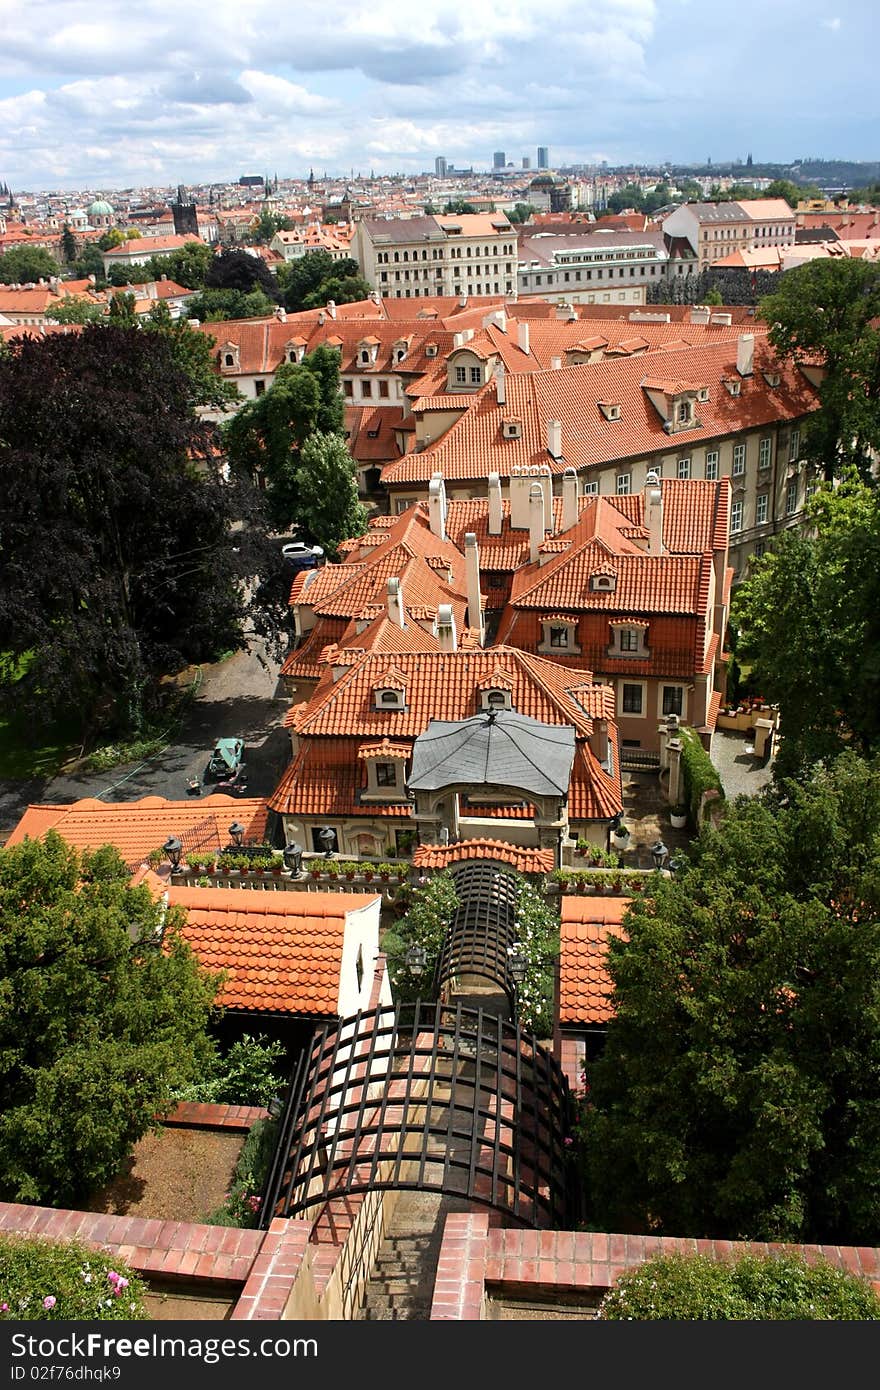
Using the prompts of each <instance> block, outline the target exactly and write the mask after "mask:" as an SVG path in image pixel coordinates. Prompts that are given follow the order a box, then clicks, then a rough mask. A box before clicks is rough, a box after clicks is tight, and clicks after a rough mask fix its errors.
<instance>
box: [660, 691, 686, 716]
mask: <svg viewBox="0 0 880 1390" xmlns="http://www.w3.org/2000/svg"><path fill="white" fill-rule="evenodd" d="M683 709H684V691H683V690H682V688H681V686H680V685H664V687H663V713H664V714H678V715H680V714H681V713H682V711H683Z"/></svg>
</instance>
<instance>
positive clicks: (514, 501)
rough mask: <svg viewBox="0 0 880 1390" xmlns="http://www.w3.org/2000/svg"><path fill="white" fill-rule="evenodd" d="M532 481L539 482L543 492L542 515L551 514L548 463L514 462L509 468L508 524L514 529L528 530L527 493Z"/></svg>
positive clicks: (551, 484) (551, 503) (551, 502)
mask: <svg viewBox="0 0 880 1390" xmlns="http://www.w3.org/2000/svg"><path fill="white" fill-rule="evenodd" d="M533 483H539V484H540V486H541V491H542V492H543V494H544V515H545V516H546V517H550V516H552V515H553V478H552V476H551V473H550V465H549V464H548V463H542V464H536V465H533V464H514V465H513V467H512V468H511V470H510V484H509V487H510V524H511V526H512V527H513V529H514V530H516V531H528V529H529V527H530V526H531V512H530V509H529V493H530V489H531V487H532V484H533Z"/></svg>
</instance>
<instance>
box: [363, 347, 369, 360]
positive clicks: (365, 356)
mask: <svg viewBox="0 0 880 1390" xmlns="http://www.w3.org/2000/svg"><path fill="white" fill-rule="evenodd" d="M369 360H370V353H369V350H368V349H367V348H361V361H362V362H369Z"/></svg>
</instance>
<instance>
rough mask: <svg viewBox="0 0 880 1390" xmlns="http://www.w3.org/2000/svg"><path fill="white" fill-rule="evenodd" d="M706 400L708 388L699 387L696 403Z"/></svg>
mask: <svg viewBox="0 0 880 1390" xmlns="http://www.w3.org/2000/svg"><path fill="white" fill-rule="evenodd" d="M708 399H709V388H708V386H701V387H700V389H699V391H698V392H697V400H698V401H707V400H708Z"/></svg>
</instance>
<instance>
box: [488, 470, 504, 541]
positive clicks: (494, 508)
mask: <svg viewBox="0 0 880 1390" xmlns="http://www.w3.org/2000/svg"><path fill="white" fill-rule="evenodd" d="M502 514H503V513H502V507H501V478H500V476H499V475H498V474H497V473H490V474H489V535H490V536H500V535H501V518H502Z"/></svg>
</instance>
